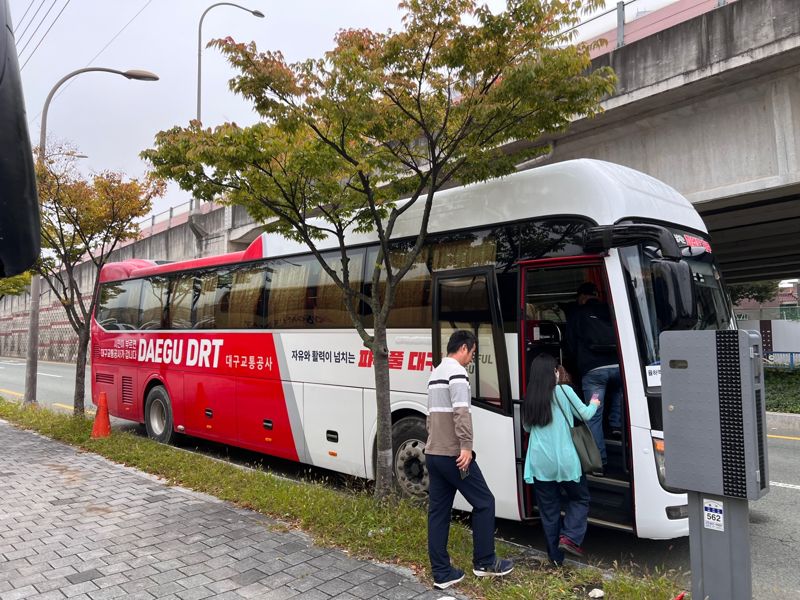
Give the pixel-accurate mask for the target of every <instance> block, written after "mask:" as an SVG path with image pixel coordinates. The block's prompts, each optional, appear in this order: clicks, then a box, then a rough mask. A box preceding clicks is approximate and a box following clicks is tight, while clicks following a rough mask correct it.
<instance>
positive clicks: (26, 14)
mask: <svg viewBox="0 0 800 600" xmlns="http://www.w3.org/2000/svg"><path fill="white" fill-rule="evenodd" d="M34 2H36V0H31V1H30V3H29V4H28V8H26V9H25V12H24V13H23V15H22V18H21V19H20V20H19V22H18V23H17V27H16V28H15V29H17V28H19V27H20V26H21V25H22V23H23V22H24V21H25V17H27V16H28V11H29V10H30V9H31V6H33V3H34Z"/></svg>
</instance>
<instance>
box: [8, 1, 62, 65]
mask: <svg viewBox="0 0 800 600" xmlns="http://www.w3.org/2000/svg"><path fill="white" fill-rule="evenodd" d="M56 2H58V0H53V3H52V4H51V5H50V8H48V9H47V12H46V13H44V16H43V17H42V20H41V21H39V24H38V25H37V26H36V29H34V30H33V33H32V34H31V35H30V36H29V37H28V41H27V42H25V45H24V46H23V47H22V49H21V50H18V51H17V56H18V57H19V56H20V55H22V53H23V52H25V48H27V47H28V45H29V44H30V43H31V42H32V41H33V38H35V37H36V34H37V33H38V31H39V28H41V26H42V25H44V22H45V21H46V20H47V17H48V15H49V14H50V13H51V12H52V11H53V7H54V6H55V5H56ZM59 14H60V13H59ZM48 31H49V30H48Z"/></svg>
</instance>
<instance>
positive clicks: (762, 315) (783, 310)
mask: <svg viewBox="0 0 800 600" xmlns="http://www.w3.org/2000/svg"><path fill="white" fill-rule="evenodd" d="M734 312H735V313H736V320H737V321H800V306H771V307H767V308H737V309H734Z"/></svg>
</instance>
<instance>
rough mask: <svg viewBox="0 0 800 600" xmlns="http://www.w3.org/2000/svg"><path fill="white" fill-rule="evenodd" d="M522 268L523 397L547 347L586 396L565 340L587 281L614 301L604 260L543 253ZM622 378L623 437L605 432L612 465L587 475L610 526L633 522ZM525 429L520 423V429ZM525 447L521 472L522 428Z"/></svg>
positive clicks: (528, 510) (526, 504) (529, 509)
mask: <svg viewBox="0 0 800 600" xmlns="http://www.w3.org/2000/svg"><path fill="white" fill-rule="evenodd" d="M520 270H521V277H522V279H521V303H522V305H521V311H520V315H521V322H520V326H519V332H520V359H521V365H520V373H521V382H522V388H521V395H520V397H521V398H524V394H525V390H526V389H527V383H528V381H527V377H528V370H529V366H530V363H531V361H532V360H533V359H534V358H535V357H536V356H537V355H538V354H541V353H548V354H550V355H551V356H553V357H554V358H555V359H556V360H557V361H559V364H560V365H562V366H563V367H564V368H565V370H566V372H567V373H568V374H569V380H568V381H567V382H565V383H570V385H572V387H573V389H574V390H575V392H576V393H577V394H578V396H580V397H582V396H583V394H582V390H581V385H580V379H579V373H578V370H577V367H576V365H575V360H574V356H573V353H574V349H572V348H570V347H569V344H568V342H567V321H568V319H569V316H570V312H571V311H572V310H573V309H574V308H575V306H577V304H576V290H577V289H578V286H579V285H580V284H581V283H583V282H586V281H590V282H592V283H595V284H596V285H597V287H598V289H599V290H600V299H601V300H602V301H603V302H606V303H608V304H609V306H611V304H612V302H611V297H610V294H609V293H608V284H607V281H606V274H605V269H604V266H603V260H602V257H600V256H596V255H594V256H577V257H569V258H557V259H543V260H534V261H526V262H523V263H520ZM620 364H621V363H620ZM624 387H625V386H624V379H623V402H622V413H623V421H624V422H623V428H622V429H623V434H622V438H621V439H613V438H612V437H610V436H606V450H607V453H608V461H609V463H608V468H607V471H606V476H605V477H594V476H591V475H589V476H587V478H588V480H589V488H590V491H591V496H592V505H591V509H590V514H589V517H590V521H593V522H596V523H601V524H603V525H606V526H612V527H616V528H623V529H630V528H632V526H633V504H632V496H631V491H632V486H631V484H632V478H631V464H630V452H629V448H628V446H627V439H628V436H627V434H626V428H627V422H628V419H627V408H626V398H625V397H626V394H625V393H624ZM521 429H522V426H521V423H520V430H521ZM520 435H521V437H522V440H523V443H522V448H523V452H522V455H521V457H520V466H519V469H520V472H522V469H523V467H524V460H525V449H527V434H525V432H524V431H521V432H520ZM524 488H525V489H524V492H523V506H522V509H523V516H524V517H529V518H530V517H535V516H536V510H535V500H534V495H533V489H532V488H531V486H529V485H525V486H524Z"/></svg>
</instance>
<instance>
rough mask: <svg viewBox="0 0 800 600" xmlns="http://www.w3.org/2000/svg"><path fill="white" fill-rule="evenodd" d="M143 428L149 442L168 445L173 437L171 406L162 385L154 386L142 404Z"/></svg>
mask: <svg viewBox="0 0 800 600" xmlns="http://www.w3.org/2000/svg"><path fill="white" fill-rule="evenodd" d="M144 426H145V429H147V437H149V438H150V439H151V440H155V441H157V442H161V443H162V444H169V443H170V442H171V441H172V439H173V437H174V431H173V428H172V404H171V402H170V400H169V394H167V390H166V389H164V386H163V385H157V386H155V387H154V388H153V389H152V390H150V392H149V393H148V394H147V400H145V403H144Z"/></svg>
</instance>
